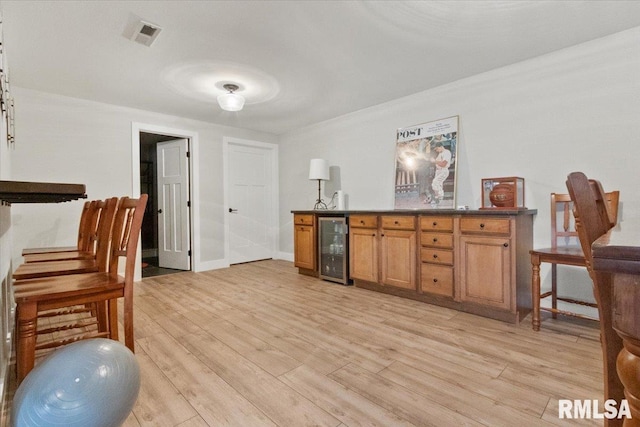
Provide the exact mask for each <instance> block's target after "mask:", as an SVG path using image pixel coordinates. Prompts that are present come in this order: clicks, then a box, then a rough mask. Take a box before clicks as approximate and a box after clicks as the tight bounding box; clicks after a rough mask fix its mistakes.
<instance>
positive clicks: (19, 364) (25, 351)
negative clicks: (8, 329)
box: [16, 303, 38, 384]
mask: <svg viewBox="0 0 640 427" xmlns="http://www.w3.org/2000/svg"><path fill="white" fill-rule="evenodd" d="M16 315H17V322H16V323H17V328H16V331H17V335H18V336H17V337H16V341H17V344H16V371H17V372H16V375H17V380H18V384H19V383H21V382H22V380H23V379H24V378H25V377H26V376H27V374H28V373H29V372H31V370H32V369H33V366H34V364H35V358H36V338H37V336H38V334H37V329H38V305H37V304H36V303H25V304H18V306H17V308H16Z"/></svg>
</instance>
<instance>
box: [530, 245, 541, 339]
mask: <svg viewBox="0 0 640 427" xmlns="http://www.w3.org/2000/svg"><path fill="white" fill-rule="evenodd" d="M531 269H532V274H531V301H532V302H533V310H532V313H531V324H532V326H533V330H534V331H539V330H540V257H539V256H537V255H531Z"/></svg>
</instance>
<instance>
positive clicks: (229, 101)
mask: <svg viewBox="0 0 640 427" xmlns="http://www.w3.org/2000/svg"><path fill="white" fill-rule="evenodd" d="M218 104H220V108H222V109H223V110H225V111H240V110H242V107H244V97H243V96H242V95H238V94H237V93H225V94H223V95H219V96H218Z"/></svg>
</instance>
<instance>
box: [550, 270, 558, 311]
mask: <svg viewBox="0 0 640 427" xmlns="http://www.w3.org/2000/svg"><path fill="white" fill-rule="evenodd" d="M557 279H558V265H557V264H551V307H553V309H554V310H556V309H557V308H558V285H557V283H558V282H557ZM551 317H553V318H554V319H557V318H558V314H557V313H556V312H552V313H551Z"/></svg>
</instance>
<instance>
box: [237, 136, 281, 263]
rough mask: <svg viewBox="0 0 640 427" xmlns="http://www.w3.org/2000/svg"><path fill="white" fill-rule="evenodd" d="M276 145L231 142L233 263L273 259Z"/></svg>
mask: <svg viewBox="0 0 640 427" xmlns="http://www.w3.org/2000/svg"><path fill="white" fill-rule="evenodd" d="M274 150H275V149H274V148H273V147H271V146H268V145H267V144H264V146H262V145H257V146H255V145H254V146H252V145H245V144H239V143H233V142H231V143H229V145H228V151H227V168H228V169H227V176H228V181H227V182H228V184H227V191H228V199H227V200H228V220H229V262H230V263H231V264H238V263H241V262H249V261H256V260H260V259H268V258H273V256H274V252H275V235H274V233H275V231H274V230H275V227H274V226H273V221H274V219H275V213H274V208H275V201H274V194H275V193H274V191H275V190H274V188H273V187H274V183H273V180H274V177H276V175H275V174H276V171H275V170H274V159H276V158H277V157H276V155H277V153H275V154H274Z"/></svg>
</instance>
